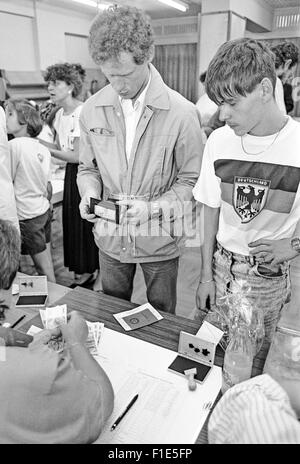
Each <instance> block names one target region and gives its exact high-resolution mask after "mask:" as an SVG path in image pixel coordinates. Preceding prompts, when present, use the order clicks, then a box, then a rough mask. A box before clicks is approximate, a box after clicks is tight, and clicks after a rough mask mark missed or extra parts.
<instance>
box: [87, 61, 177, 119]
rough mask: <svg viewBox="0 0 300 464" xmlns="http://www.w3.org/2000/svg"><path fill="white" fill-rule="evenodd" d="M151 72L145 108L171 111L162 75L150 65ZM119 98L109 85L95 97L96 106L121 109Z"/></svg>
mask: <svg viewBox="0 0 300 464" xmlns="http://www.w3.org/2000/svg"><path fill="white" fill-rule="evenodd" d="M149 66H150V72H151V82H150V85H149V88H148V91H147V93H146V97H145V106H152V107H153V108H158V109H162V110H169V109H170V101H169V95H168V90H167V86H166V84H165V83H164V81H163V80H162V77H161V75H160V74H159V72H158V71H157V69H156V68H155V67H154V66H153V64H151V63H150V64H149ZM119 105H120V102H119V97H118V94H117V93H116V92H115V91H114V89H113V88H112V86H111V85H110V84H109V85H107V86H106V87H104V88H103V89H101V90H100V91H99V92H98V93H97V94H96V95H95V106H114V107H115V108H117V107H119Z"/></svg>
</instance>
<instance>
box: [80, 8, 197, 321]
mask: <svg viewBox="0 0 300 464" xmlns="http://www.w3.org/2000/svg"><path fill="white" fill-rule="evenodd" d="M153 42H154V40H153V31H152V28H151V25H150V23H149V21H148V19H147V17H146V16H144V14H143V13H142V12H141V11H140V10H138V9H136V8H131V7H119V6H114V7H112V8H110V9H108V10H106V11H105V12H103V13H101V14H99V15H98V16H97V17H96V18H95V20H94V22H93V24H92V26H91V29H90V34H89V50H90V54H91V56H92V58H93V60H94V61H95V62H96V63H97V64H98V65H99V66H100V68H101V70H102V72H103V73H104V75H105V76H106V77H107V79H108V81H109V82H110V84H109V85H108V86H106V87H105V88H103V89H101V90H100V91H99V92H97V93H96V94H95V95H93V96H92V97H91V98H90V99H89V100H88V101H87V102H86V103H85V104H84V106H83V110H82V113H81V119H80V123H81V138H80V165H79V171H78V177H77V182H78V187H79V191H80V194H81V197H82V201H81V204H80V211H81V216H82V217H83V218H85V219H87V220H90V221H94V222H95V227H94V235H95V240H96V243H97V245H98V247H99V251H100V253H99V256H100V269H101V276H102V286H103V291H104V292H105V293H107V294H110V295H113V296H116V297H119V298H124V299H126V300H130V298H131V294H132V289H133V279H134V274H135V270H136V264H137V263H139V264H140V265H141V267H142V270H143V273H144V278H145V283H146V286H147V298H148V301H149V302H150V303H151V304H152V305H153V306H154V307H155V308H156V309H159V310H163V311H167V312H170V313H174V312H175V307H176V281H177V273H178V259H179V255H180V248H181V246H182V245H183V242H184V240H183V238H184V225H183V226H182V223H183V222H184V221H183V219H184V217H185V213H186V211H187V210H188V209H189V207H191V204H192V188H193V186H194V184H195V182H196V180H197V176H198V173H199V170H200V164H201V159H202V139H201V127H200V121H199V117H198V113H197V110H196V107H195V105H194V104H192V103H191V102H189V101H187V100H186V99H185V98H184V97H182V96H181V95H180V94H178V93H177V92H175V91H174V90H172V89H170V88H169V87H167V86H166V84H165V83H164V82H163V80H162V78H161V76H160V74H159V73H158V71H157V70H156V69H155V67H154V66H153V65H152V64H151V60H152V58H153V55H154V45H153ZM90 198H96V199H99V200H100V199H101V200H110V201H112V202H115V203H117V205H118V207H120V209H121V216H120V220H119V221H118V220H115V219H114V216H111V210H109V208H108V209H106V210H105V208H104V209H103V208H102V209H101V210H100V216H102V217H100V218H96V216H95V215H94V214H91V213H90V210H89V206H90ZM103 206H104V207H106V206H107V204H103ZM105 211H106V212H105ZM98 212H99V209H98ZM118 222H119V223H118Z"/></svg>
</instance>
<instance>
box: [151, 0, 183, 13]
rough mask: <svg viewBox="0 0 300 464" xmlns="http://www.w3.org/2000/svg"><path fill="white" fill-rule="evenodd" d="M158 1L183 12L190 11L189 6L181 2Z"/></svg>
mask: <svg viewBox="0 0 300 464" xmlns="http://www.w3.org/2000/svg"><path fill="white" fill-rule="evenodd" d="M158 1H159V2H160V3H164V4H165V5H168V6H171V7H173V8H176V9H177V10H180V11H183V12H184V11H187V10H188V9H189V5H187V4H186V3H184V2H181V1H179V0H158Z"/></svg>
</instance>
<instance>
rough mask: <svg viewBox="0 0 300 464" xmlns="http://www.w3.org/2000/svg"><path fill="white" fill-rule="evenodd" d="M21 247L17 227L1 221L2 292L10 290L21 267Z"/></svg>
mask: <svg viewBox="0 0 300 464" xmlns="http://www.w3.org/2000/svg"><path fill="white" fill-rule="evenodd" d="M20 247H21V242H20V236H19V234H18V231H17V229H16V228H15V226H14V225H13V224H12V223H11V222H9V221H4V220H3V219H0V263H1V266H0V290H8V289H9V288H10V287H11V285H12V282H13V280H14V278H15V276H16V273H17V270H18V267H19V260H20Z"/></svg>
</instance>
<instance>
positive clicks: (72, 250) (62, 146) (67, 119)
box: [43, 63, 99, 285]
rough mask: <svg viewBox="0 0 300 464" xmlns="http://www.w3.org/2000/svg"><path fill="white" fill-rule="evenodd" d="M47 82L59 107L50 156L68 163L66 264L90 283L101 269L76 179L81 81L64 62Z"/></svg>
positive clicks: (48, 71) (77, 277)
mask: <svg viewBox="0 0 300 464" xmlns="http://www.w3.org/2000/svg"><path fill="white" fill-rule="evenodd" d="M44 78H45V81H46V82H48V91H49V94H50V98H51V101H52V102H53V103H55V104H56V105H57V106H59V107H60V108H59V110H58V111H57V112H56V114H55V119H54V122H53V126H54V129H55V134H56V140H55V142H56V143H55V145H49V144H47V143H46V142H43V143H45V144H46V145H47V146H48V148H50V152H51V155H52V156H54V157H55V158H57V159H59V160H62V161H66V163H67V164H66V173H65V180H64V196H63V221H62V222H63V243H64V265H65V266H66V267H68V268H69V270H70V271H73V272H74V273H75V282H74V285H81V284H87V281H92V280H93V273H94V272H95V271H96V270H97V269H98V268H99V263H98V249H97V247H96V245H95V242H94V237H93V234H92V224H90V223H89V222H88V221H84V220H82V219H81V217H80V214H79V203H80V196H79V192H78V188H77V183H76V177H77V170H78V161H79V137H80V129H79V115H80V112H81V108H82V102H81V101H80V100H78V98H77V97H78V95H80V92H81V90H82V79H81V78H80V76H79V73H78V71H77V70H76V69H75V68H74V66H73V65H72V64H69V63H63V64H55V65H52V66H49V67H48V68H47V69H46V73H45V77H44Z"/></svg>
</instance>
